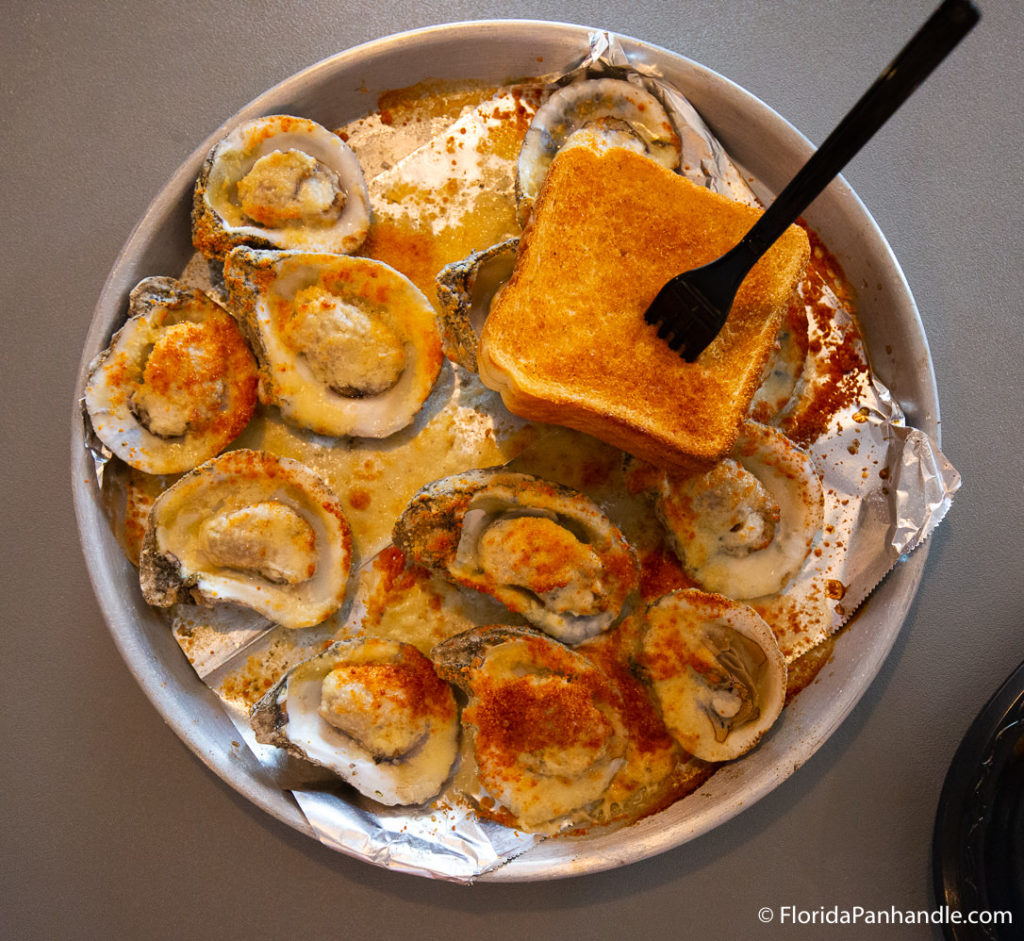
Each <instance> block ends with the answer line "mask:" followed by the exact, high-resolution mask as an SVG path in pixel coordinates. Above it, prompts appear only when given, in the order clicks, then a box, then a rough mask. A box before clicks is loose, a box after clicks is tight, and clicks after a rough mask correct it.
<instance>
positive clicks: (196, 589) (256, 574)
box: [139, 450, 352, 628]
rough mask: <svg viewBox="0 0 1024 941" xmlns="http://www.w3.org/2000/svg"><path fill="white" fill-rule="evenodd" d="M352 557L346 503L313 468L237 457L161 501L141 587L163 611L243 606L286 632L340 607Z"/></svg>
mask: <svg viewBox="0 0 1024 941" xmlns="http://www.w3.org/2000/svg"><path fill="white" fill-rule="evenodd" d="M351 556H352V537H351V535H350V532H349V526H348V522H347V521H346V519H345V517H344V515H343V514H342V511H341V507H340V505H339V503H338V500H337V498H336V497H335V495H334V493H333V492H332V491H331V489H330V488H329V487H328V486H327V485H326V484H325V483H324V482H323V481H322V480H321V479H320V478H319V477H317V476H316V474H314V473H313V472H312V471H311V470H310V469H309V468H307V467H306V466H305V465H303V464H300V463H299V462H298V461H293V460H289V459H287V458H279V457H276V456H275V455H273V454H268V453H265V452H262V451H250V450H237V451H228V452H227V453H226V454H222V455H221V456H220V457H219V458H214V459H213V460H211V461H208V462H207V463H206V464H203V465H201V466H200V467H197V468H196V469H195V470H194V471H192V472H191V473H189V474H186V475H185V476H184V477H182V478H181V479H180V480H179V481H178V482H177V483H176V484H174V485H173V486H172V487H169V488H168V489H167V490H165V491H164V492H163V493H162V494H161V495H160V496H159V497H158V498H157V499H156V501H155V502H154V504H153V508H152V510H151V511H150V514H149V520H148V521H147V525H146V534H145V536H144V537H143V543H142V552H141V556H140V560H139V582H140V585H141V587H142V594H143V596H144V597H145V599H146V601H147V602H149V604H151V605H155V606H157V607H170V606H171V605H173V604H177V603H178V602H186V601H194V602H197V603H199V604H216V603H222V602H234V603H235V604H240V605H243V606H244V607H247V608H252V609H253V610H255V611H258V612H259V613H260V614H262V615H263V616H264V617H266V618H269V619H270V620H271V621H274V622H276V623H277V624H281V625H283V626H284V627H291V628H300V627H310V626H312V625H314V624H319V623H320V622H321V621H323V620H324V619H325V618H327V617H328V616H330V615H331V614H333V613H334V612H335V611H336V610H337V609H338V608H339V607H340V606H341V603H342V601H343V600H344V598H345V592H346V584H347V581H348V572H349V567H350V565H351Z"/></svg>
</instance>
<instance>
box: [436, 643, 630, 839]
mask: <svg viewBox="0 0 1024 941" xmlns="http://www.w3.org/2000/svg"><path fill="white" fill-rule="evenodd" d="M431 659H432V660H433V661H434V663H435V666H436V669H437V672H438V674H439V675H440V676H441V677H442V678H444V679H446V680H448V681H449V682H451V683H454V684H456V685H458V686H460V687H461V688H462V689H463V691H464V692H465V693H466V695H467V697H468V700H469V701H468V704H467V705H466V707H465V708H464V709H463V710H462V722H463V725H464V726H465V728H466V729H467V731H469V733H470V734H471V736H472V743H473V755H474V758H475V761H476V767H477V775H478V779H479V782H480V784H481V785H482V787H483V788H484V789H485V791H486V792H487V795H489V796H490V797H491V798H493V800H495V801H498V802H499V803H500V804H501V806H502V807H503V808H505V810H506V811H507V813H508V814H511V816H512V818H513V819H512V820H511V821H510V820H508V819H507V818H506V816H505V815H502V814H501V813H500V812H498V813H497V814H494V815H495V816H496V817H497V818H498V819H499V820H502V821H503V822H506V823H511V824H512V825H514V826H517V827H521V828H523V829H525V830H529V831H532V832H539V833H554V832H558V831H559V830H562V829H565V828H566V827H571V826H573V825H578V824H580V823H582V822H589V821H590V817H589V812H590V811H591V810H593V809H594V808H596V807H597V806H598V805H600V803H601V799H602V797H603V796H604V794H605V792H606V791H607V790H608V788H609V786H610V785H611V782H612V780H613V779H614V778H615V775H616V774H617V773H618V771H619V770H620V768H622V766H623V764H624V762H625V757H624V756H625V754H626V747H627V744H628V738H629V736H628V732H627V728H626V725H625V723H624V721H623V718H622V715H621V703H620V701H619V698H618V694H617V692H616V690H615V688H614V686H613V685H612V684H611V682H610V681H609V679H608V678H607V677H606V676H605V675H604V674H603V673H602V672H601V671H600V670H599V669H598V668H597V667H596V666H595V665H594V664H593V663H592V662H591V661H590V660H588V659H587V658H586V657H584V656H582V655H581V654H579V653H577V652H576V651H574V650H571V649H570V648H568V647H566V646H564V645H563V644H560V643H558V642H557V641H556V640H553V639H552V638H550V637H548V636H547V635H546V634H543V633H540V632H539V631H535V630H533V629H532V628H528V627H510V626H496V627H481V628H474V629H473V630H470V631H467V632H465V633H463V634H457V635H455V637H452V638H450V639H449V640H446V641H445V642H444V643H442V644H439V645H438V646H437V647H435V648H434V649H433V650H432V651H431ZM467 796H469V797H471V798H473V797H476V799H477V802H478V803H479V804H480V806H481V807H482V808H484V809H486V808H487V801H486V799H481V797H480V796H479V795H472V794H469V795H467Z"/></svg>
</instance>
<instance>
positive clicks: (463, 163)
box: [350, 88, 537, 301]
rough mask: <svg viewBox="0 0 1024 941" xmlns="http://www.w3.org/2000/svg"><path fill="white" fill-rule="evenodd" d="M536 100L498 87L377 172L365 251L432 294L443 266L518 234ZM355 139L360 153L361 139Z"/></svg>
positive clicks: (523, 90)
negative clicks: (518, 182)
mask: <svg viewBox="0 0 1024 941" xmlns="http://www.w3.org/2000/svg"><path fill="white" fill-rule="evenodd" d="M536 103H537V98H536V93H535V92H534V91H533V90H531V89H529V88H512V89H505V90H502V91H500V92H497V93H495V94H494V95H493V96H491V97H488V98H487V100H486V101H483V102H481V103H480V104H479V105H477V106H476V107H475V108H471V109H469V110H468V111H466V112H465V113H464V114H463V115H462V116H461V117H460V118H459V119H458V120H456V121H455V123H454V124H452V125H451V126H450V127H448V129H447V130H446V131H444V132H443V133H441V134H438V135H435V136H434V137H432V138H431V139H430V140H429V141H427V142H426V143H425V144H423V145H422V146H421V147H419V148H417V149H416V150H414V151H413V152H412V153H409V154H407V155H406V156H405V157H403V158H402V159H401V160H399V161H398V162H397V163H396V164H394V166H391V167H388V168H386V169H382V171H381V172H380V173H378V174H377V175H376V176H373V177H372V178H371V179H370V180H369V183H368V187H369V191H370V199H371V201H372V203H373V207H374V220H373V224H372V225H371V227H370V233H369V236H368V238H367V241H366V243H365V244H364V246H363V249H362V252H363V253H364V254H366V255H368V256H370V257H372V258H376V259H378V260H379V261H383V262H386V263H387V264H389V265H391V266H392V267H393V268H396V269H397V270H399V271H401V272H402V273H403V274H405V275H406V276H407V277H408V278H409V279H410V280H412V281H413V283H415V284H416V286H417V287H419V288H420V290H421V291H423V293H424V294H426V295H427V297H429V298H430V299H431V300H432V301H434V300H435V287H434V278H435V277H436V276H437V273H438V271H440V270H441V268H443V267H444V266H445V265H447V264H451V263H452V262H455V261H459V260H460V259H462V258H465V257H466V256H467V255H469V254H470V253H471V252H473V251H478V250H480V249H483V248H487V247H488V246H490V245H494V244H496V243H497V242H500V241H503V240H504V239H507V238H509V237H511V236H514V235H518V234H519V232H520V225H519V222H518V220H517V218H516V208H515V162H516V156H517V154H518V152H519V146H520V144H521V143H522V138H523V135H524V134H525V133H526V129H527V127H528V126H529V122H530V119H531V118H532V116H533V113H534V111H535V110H536ZM350 144H351V145H352V147H353V149H354V150H355V151H356V153H357V155H359V156H360V158H362V154H361V153H360V149H359V144H358V141H357V140H353V139H350Z"/></svg>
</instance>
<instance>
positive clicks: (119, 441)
mask: <svg viewBox="0 0 1024 941" xmlns="http://www.w3.org/2000/svg"><path fill="white" fill-rule="evenodd" d="M128 308H129V318H128V321H127V322H126V323H125V325H124V326H123V327H121V329H120V330H118V331H117V333H115V334H114V337H113V339H112V340H111V341H110V346H108V347H107V349H106V350H104V351H103V352H102V353H101V354H100V355H99V356H98V357H97V358H96V359H95V360H94V362H93V364H92V366H91V369H90V372H89V379H88V382H87V383H86V388H85V406H86V410H87V411H88V413H89V418H90V420H91V422H92V426H93V429H94V430H95V432H96V434H97V436H98V437H99V439H100V440H101V441H102V442H103V443H104V444H105V445H106V446H107V447H108V448H110V450H111V451H113V452H114V453H115V454H116V455H117V456H118V457H119V458H121V460H123V461H124V462H125V463H127V464H129V465H131V466H132V467H134V468H136V469H137V470H141V471H144V472H145V473H147V474H177V473H180V472H182V471H187V470H191V469H192V468H193V467H196V466H197V465H198V464H201V463H202V462H203V461H205V460H208V459H209V458H211V457H213V456H214V455H215V454H218V453H219V452H220V451H223V450H224V448H226V447H227V446H228V444H230V443H231V441H232V440H233V439H234V438H235V437H237V435H239V434H240V433H241V431H242V429H244V428H245V426H246V425H247V424H248V423H249V419H250V418H251V417H252V413H253V410H254V409H255V408H256V375H257V374H256V361H255V360H254V359H253V355H252V353H251V352H250V350H249V347H248V346H247V345H246V342H245V339H244V338H243V337H242V334H241V333H240V332H239V329H238V325H237V324H236V323H235V321H234V319H233V318H232V317H231V315H230V314H229V313H228V312H227V311H226V310H224V309H223V308H222V307H221V306H220V305H219V304H217V303H216V302H215V301H214V300H213V299H212V298H211V297H209V296H208V295H207V294H205V293H203V292H202V291H199V290H196V289H195V288H192V287H189V286H188V285H186V284H183V283H181V282H180V281H177V280H175V279H174V278H165V277H154V278H146V279H144V280H143V281H140V282H139V283H138V284H137V285H136V286H135V288H134V289H133V290H132V292H131V295H130V297H129V301H128Z"/></svg>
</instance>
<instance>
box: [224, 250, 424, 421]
mask: <svg viewBox="0 0 1024 941" xmlns="http://www.w3.org/2000/svg"><path fill="white" fill-rule="evenodd" d="M224 279H225V282H226V284H227V288H228V294H229V298H230V303H231V306H232V309H233V310H234V311H235V313H236V315H237V316H238V318H239V321H240V323H241V326H242V329H243V331H244V332H245V334H246V336H247V337H248V339H249V342H250V343H251V344H252V346H253V349H254V350H255V351H256V356H257V358H258V359H259V363H260V382H259V397H260V401H261V402H263V403H264V404H266V405H276V406H278V407H279V408H280V410H281V415H282V417H283V418H284V419H285V420H286V421H288V422H289V423H291V424H294V425H298V426H299V427H302V428H308V429H309V430H310V431H315V432H317V433H318V434H322V435H331V436H335V437H336V436H340V435H353V436H356V437H368V438H385V437H387V436H388V435H391V434H393V433H394V432H396V431H398V430H400V429H402V428H404V427H405V426H406V425H408V424H410V423H411V422H412V421H413V419H414V418H415V417H416V414H417V412H418V411H419V410H420V407H421V406H422V405H423V403H424V402H425V401H426V399H427V396H429V395H430V390H431V389H432V388H433V385H434V381H435V380H436V379H437V376H438V373H439V372H440V370H441V363H442V361H443V357H442V354H441V341H440V338H439V337H438V333H437V323H436V318H435V314H434V308H433V307H432V306H431V304H430V302H429V301H428V300H427V299H426V297H424V295H423V294H422V292H421V291H420V290H419V289H418V288H417V287H416V286H415V285H414V284H413V283H412V282H411V281H410V280H409V279H408V278H406V277H405V276H404V275H402V274H400V273H399V272H397V271H395V269H394V268H391V267H390V266H388V265H386V264H384V263H383V262H380V261H373V260H371V259H369V258H353V257H349V256H344V255H328V254H318V253H308V252H278V251H262V250H257V249H250V248H246V247H239V248H236V249H234V250H232V251H231V252H230V254H229V255H228V257H227V260H226V261H225V263H224Z"/></svg>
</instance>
